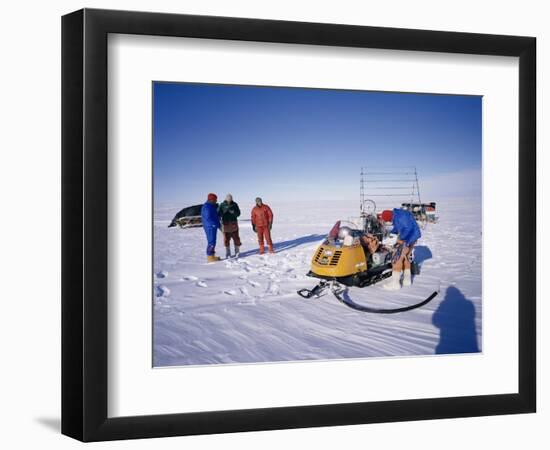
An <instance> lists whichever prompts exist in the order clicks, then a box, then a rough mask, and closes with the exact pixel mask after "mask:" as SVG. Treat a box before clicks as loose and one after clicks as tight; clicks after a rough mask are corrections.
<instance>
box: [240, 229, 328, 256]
mask: <svg viewBox="0 0 550 450" xmlns="http://www.w3.org/2000/svg"><path fill="white" fill-rule="evenodd" d="M325 237H326V236H325V235H324V234H308V235H307V236H301V237H298V238H296V239H290V240H288V241H282V242H274V243H273V249H274V250H275V251H276V252H282V251H284V250H290V249H292V248H295V247H298V246H300V245H305V244H311V243H313V242H320V241H321V240H322V239H323V238H325ZM257 254H258V249H257V248H255V249H254V250H248V251H246V252H242V253H241V254H240V258H245V257H247V256H251V255H257Z"/></svg>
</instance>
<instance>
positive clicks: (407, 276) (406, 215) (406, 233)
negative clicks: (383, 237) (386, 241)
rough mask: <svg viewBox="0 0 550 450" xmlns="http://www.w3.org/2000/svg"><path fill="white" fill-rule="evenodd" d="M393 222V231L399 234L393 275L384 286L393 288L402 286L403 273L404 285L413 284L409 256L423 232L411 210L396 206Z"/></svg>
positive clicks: (393, 261) (394, 255)
mask: <svg viewBox="0 0 550 450" xmlns="http://www.w3.org/2000/svg"><path fill="white" fill-rule="evenodd" d="M392 222H393V229H392V230H391V233H392V234H396V235H397V245H396V248H395V251H394V254H393V257H392V276H391V278H390V279H389V281H388V282H387V283H386V284H385V286H384V287H386V288H387V289H392V290H393V289H400V288H401V275H403V286H410V285H411V283H412V276H411V261H410V259H409V257H410V255H411V252H412V249H413V247H414V244H416V241H417V240H418V239H420V236H422V234H421V233H420V228H419V226H418V224H417V223H416V219H415V218H414V216H413V215H412V213H411V212H410V211H407V210H404V209H399V208H394V210H393V218H392Z"/></svg>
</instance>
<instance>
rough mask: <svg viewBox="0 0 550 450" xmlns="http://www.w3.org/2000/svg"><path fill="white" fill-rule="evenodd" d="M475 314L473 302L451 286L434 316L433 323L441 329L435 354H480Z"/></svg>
mask: <svg viewBox="0 0 550 450" xmlns="http://www.w3.org/2000/svg"><path fill="white" fill-rule="evenodd" d="M475 314H476V311H475V307H474V304H473V303H472V301H471V300H468V299H467V298H466V297H464V294H462V292H461V291H460V289H457V288H456V287H454V286H449V287H448V288H447V292H446V294H445V298H444V299H443V301H442V302H441V303H440V304H439V307H438V308H437V310H436V311H435V312H434V314H433V316H432V323H433V324H434V325H435V326H436V327H437V328H439V343H438V344H437V347H436V348H435V353H437V354H449V353H477V352H479V351H480V348H479V346H478V342H477V334H476V326H475V322H474V319H475Z"/></svg>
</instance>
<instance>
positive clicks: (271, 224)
mask: <svg viewBox="0 0 550 450" xmlns="http://www.w3.org/2000/svg"><path fill="white" fill-rule="evenodd" d="M272 226H273V222H269V231H271V227H272Z"/></svg>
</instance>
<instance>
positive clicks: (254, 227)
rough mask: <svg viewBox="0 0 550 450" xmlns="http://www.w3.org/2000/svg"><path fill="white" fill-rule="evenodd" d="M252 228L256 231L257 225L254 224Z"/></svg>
mask: <svg viewBox="0 0 550 450" xmlns="http://www.w3.org/2000/svg"><path fill="white" fill-rule="evenodd" d="M252 230H254V233H255V232H256V225H254V224H252Z"/></svg>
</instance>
